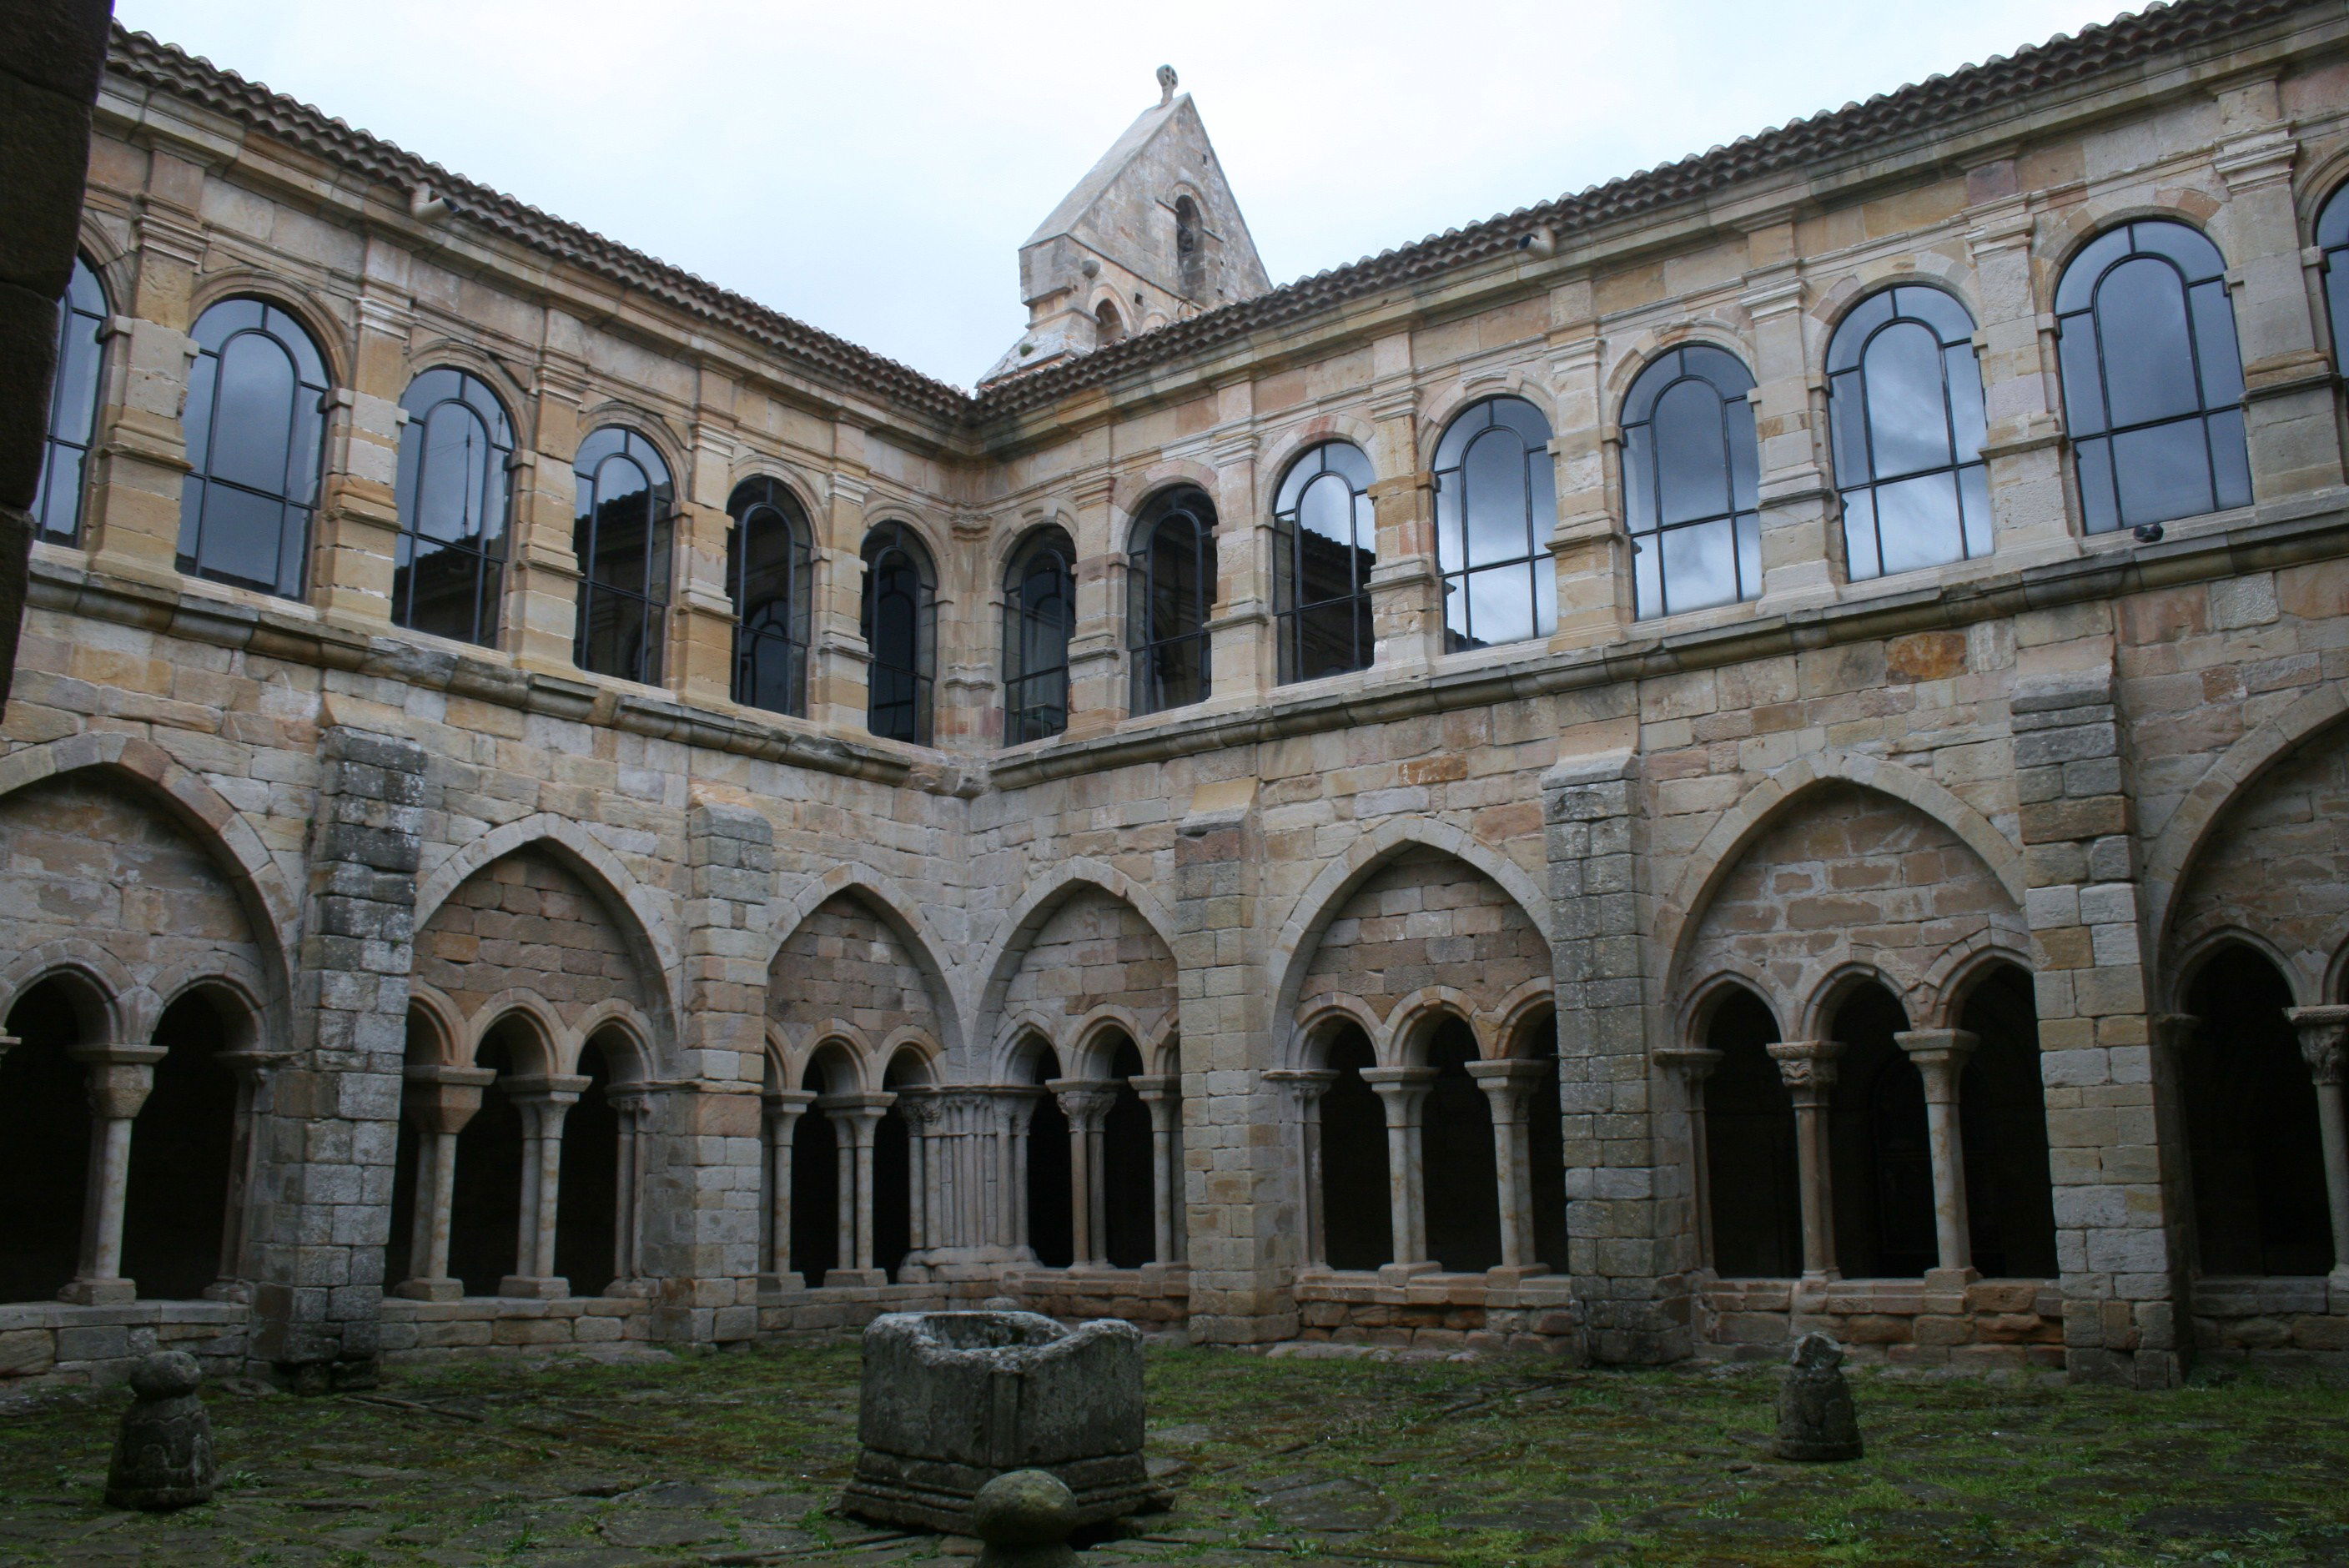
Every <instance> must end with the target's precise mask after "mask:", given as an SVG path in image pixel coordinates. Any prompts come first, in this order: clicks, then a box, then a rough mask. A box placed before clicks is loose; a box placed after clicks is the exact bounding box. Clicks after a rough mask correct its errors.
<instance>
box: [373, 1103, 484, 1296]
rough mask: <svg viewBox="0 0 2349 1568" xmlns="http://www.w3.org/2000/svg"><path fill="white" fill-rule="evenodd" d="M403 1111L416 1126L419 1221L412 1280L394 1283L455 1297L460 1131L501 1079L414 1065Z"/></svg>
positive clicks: (412, 1240)
mask: <svg viewBox="0 0 2349 1568" xmlns="http://www.w3.org/2000/svg"><path fill="white" fill-rule="evenodd" d="M401 1076H402V1077H403V1078H405V1079H406V1087H405V1088H404V1089H403V1090H402V1091H401V1094H400V1109H402V1110H403V1111H405V1112H406V1113H407V1116H408V1121H409V1125H410V1126H411V1127H413V1128H415V1129H416V1131H417V1145H416V1220H415V1228H414V1229H413V1231H412V1232H411V1233H410V1235H409V1243H408V1278H407V1279H405V1280H403V1281H401V1282H399V1284H398V1285H396V1286H395V1287H394V1289H395V1291H396V1293H397V1294H398V1295H404V1296H407V1297H409V1299H411V1300H415V1301H455V1300H456V1299H458V1298H459V1297H460V1296H461V1295H464V1294H465V1285H464V1282H463V1281H462V1280H457V1279H451V1278H450V1277H449V1202H450V1197H451V1195H452V1194H453V1193H454V1192H455V1191H456V1176H457V1135H458V1134H459V1133H460V1132H462V1131H464V1130H465V1124H466V1123H467V1122H469V1121H471V1120H472V1119H473V1115H474V1113H475V1112H476V1111H478V1110H480V1109H481V1091H482V1090H483V1089H485V1088H489V1086H490V1085H491V1084H492V1083H494V1082H495V1081H496V1080H497V1076H498V1075H497V1073H496V1072H495V1071H494V1070H492V1069H491V1068H450V1067H439V1066H422V1065H419V1066H417V1067H411V1068H408V1069H407V1071H406V1072H405V1073H404V1074H402V1075H401Z"/></svg>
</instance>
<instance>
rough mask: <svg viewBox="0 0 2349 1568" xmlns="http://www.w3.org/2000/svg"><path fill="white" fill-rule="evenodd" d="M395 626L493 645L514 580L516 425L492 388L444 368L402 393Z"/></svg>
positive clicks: (412, 383) (393, 581)
mask: <svg viewBox="0 0 2349 1568" xmlns="http://www.w3.org/2000/svg"><path fill="white" fill-rule="evenodd" d="M399 407H400V408H401V410H402V411H403V412H405V413H406V414H407V416H408V422H407V423H406V424H405V425H403V426H402V427H401V428H400V431H399V478H398V485H397V489H396V492H395V493H396V495H397V498H398V507H399V539H398V543H397V544H396V545H395V546H394V553H393V557H392V572H391V619H392V624H395V625H399V626H406V627H408V628H409V630H411V631H418V632H427V633H429V634H432V635H434V636H436V637H450V638H453V639H454V640H456V641H458V642H460V643H478V644H481V645H483V646H485V647H486V646H491V645H494V644H495V643H496V642H497V640H498V603H499V596H500V593H501V590H502V587H503V584H504V571H505V559H506V537H507V526H508V517H509V513H510V510H511V505H512V501H511V491H512V484H511V482H510V476H511V473H512V468H513V454H514V434H513V421H512V419H510V418H507V417H506V409H505V405H504V404H503V403H502V402H500V401H499V400H498V395H497V394H496V393H495V392H493V391H492V390H491V389H490V384H489V383H488V382H486V381H484V380H482V379H481V377H478V376H476V375H474V374H472V373H471V371H468V370H460V369H457V368H455V367H454V366H438V367H436V368H433V369H430V370H427V371H424V372H422V373H421V374H419V376H418V377H416V378H415V379H414V380H413V381H410V382H409V384H408V390H407V391H406V392H405V393H403V394H401V396H400V399H399Z"/></svg>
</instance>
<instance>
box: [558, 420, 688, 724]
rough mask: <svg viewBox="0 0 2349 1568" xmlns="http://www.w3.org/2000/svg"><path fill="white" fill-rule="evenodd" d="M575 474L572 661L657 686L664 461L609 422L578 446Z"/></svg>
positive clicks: (662, 629) (664, 565)
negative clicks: (576, 572)
mask: <svg viewBox="0 0 2349 1568" xmlns="http://www.w3.org/2000/svg"><path fill="white" fill-rule="evenodd" d="M572 475H573V478H574V481H575V483H576V486H577V491H578V511H577V512H576V513H575V515H574V517H573V519H572V525H571V548H572V549H573V550H574V551H576V552H578V555H579V572H580V578H579V630H578V634H577V637H576V640H575V641H574V644H573V645H572V650H571V661H572V663H574V664H575V665H578V666H579V667H580V668H581V669H583V670H593V671H594V672H595V674H597V675H603V676H619V677H620V678H621V679H622V680H630V681H642V682H643V683H645V684H646V685H647V686H657V685H659V684H660V678H661V646H662V642H663V639H664V638H665V637H666V636H667V630H668V579H669V530H670V528H671V527H672V526H673V519H672V516H671V513H672V511H673V508H672V504H671V503H672V499H673V497H672V489H671V486H670V483H669V477H668V465H667V463H665V462H663V461H662V460H661V455H660V453H659V452H657V451H656V450H655V449H653V444H652V443H651V442H650V441H647V440H646V439H645V438H643V437H642V436H639V435H637V434H636V432H635V431H634V430H623V429H620V428H617V427H607V428H604V429H601V430H598V431H596V432H595V434H594V435H592V436H590V437H588V438H586V439H585V441H582V442H581V443H580V444H579V456H578V457H577V458H576V459H574V460H573V463H572Z"/></svg>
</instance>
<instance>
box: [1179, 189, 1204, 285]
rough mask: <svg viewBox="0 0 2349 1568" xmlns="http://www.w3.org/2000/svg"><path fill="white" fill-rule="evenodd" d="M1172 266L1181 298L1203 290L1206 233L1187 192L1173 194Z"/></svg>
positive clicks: (1195, 204)
mask: <svg viewBox="0 0 2349 1568" xmlns="http://www.w3.org/2000/svg"><path fill="white" fill-rule="evenodd" d="M1174 268H1175V271H1176V273H1178V274H1179V275H1180V277H1181V280H1182V284H1183V297H1184V298H1185V299H1197V298H1199V297H1200V296H1202V295H1203V294H1206V292H1207V245H1206V235H1205V234H1203V233H1202V232H1200V227H1199V204H1198V203H1197V202H1196V201H1192V200H1191V199H1190V198H1189V197H1188V196H1177V197H1175V198H1174Z"/></svg>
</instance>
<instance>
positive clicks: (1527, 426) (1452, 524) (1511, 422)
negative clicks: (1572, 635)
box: [1435, 397, 1557, 654]
mask: <svg viewBox="0 0 2349 1568" xmlns="http://www.w3.org/2000/svg"><path fill="white" fill-rule="evenodd" d="M1556 527H1557V468H1556V466H1555V465H1554V464H1553V463H1552V462H1551V460H1550V455H1549V421H1548V420H1547V419H1545V418H1542V413H1541V410H1540V409H1538V408H1537V407H1534V406H1533V405H1532V404H1530V403H1528V402H1526V400H1525V399H1524V398H1522V397H1487V398H1485V400H1484V401H1483V402H1481V403H1473V404H1471V405H1469V407H1468V408H1467V409H1466V411H1465V412H1464V413H1462V414H1461V415H1460V417H1459V418H1456V419H1454V420H1453V421H1452V425H1451V428H1448V429H1446V430H1445V431H1444V439H1443V440H1442V441H1441V442H1440V443H1438V445H1437V446H1436V449H1435V554H1436V560H1437V562H1438V564H1440V565H1441V566H1442V567H1443V569H1444V652H1446V653H1453V654H1456V653H1461V652H1463V651H1464V650H1466V649H1470V648H1488V647H1491V646H1493V645H1495V644H1498V643H1516V642H1522V641H1524V640H1525V639H1526V638H1527V637H1547V636H1548V635H1549V634H1550V633H1551V632H1552V631H1554V630H1555V629H1556V628H1557V561H1556V559H1555V558H1554V557H1553V556H1551V554H1550V552H1549V536H1550V533H1551V531H1552V530H1554V529H1555V528H1556Z"/></svg>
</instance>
